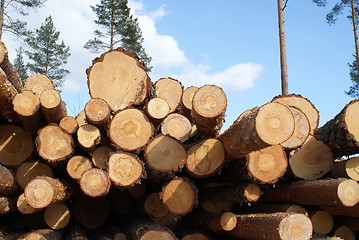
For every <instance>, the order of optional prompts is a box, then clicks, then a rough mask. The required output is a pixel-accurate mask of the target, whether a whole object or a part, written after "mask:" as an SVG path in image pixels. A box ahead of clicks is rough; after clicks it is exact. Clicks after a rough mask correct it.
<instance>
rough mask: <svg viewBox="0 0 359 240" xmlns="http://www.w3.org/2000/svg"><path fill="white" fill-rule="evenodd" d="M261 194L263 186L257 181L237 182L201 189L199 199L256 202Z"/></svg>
mask: <svg viewBox="0 0 359 240" xmlns="http://www.w3.org/2000/svg"><path fill="white" fill-rule="evenodd" d="M261 194H262V192H261V188H260V187H259V186H258V185H257V184H255V183H236V184H233V185H223V186H218V187H209V188H205V189H201V191H200V193H199V200H200V201H219V202H221V201H229V202H232V203H245V202H256V201H257V200H258V199H259V198H260V196H261Z"/></svg>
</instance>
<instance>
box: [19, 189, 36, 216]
mask: <svg viewBox="0 0 359 240" xmlns="http://www.w3.org/2000/svg"><path fill="white" fill-rule="evenodd" d="M16 206H17V209H18V210H19V212H20V213H21V214H24V215H26V214H33V213H36V212H39V211H41V210H42V209H41V208H33V207H31V206H30V204H29V203H28V202H27V201H26V198H25V193H22V194H20V195H19V197H18V199H17V201H16Z"/></svg>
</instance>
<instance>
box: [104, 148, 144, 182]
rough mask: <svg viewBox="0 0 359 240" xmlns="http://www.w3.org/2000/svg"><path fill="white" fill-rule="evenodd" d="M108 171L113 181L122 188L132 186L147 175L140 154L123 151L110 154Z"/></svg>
mask: <svg viewBox="0 0 359 240" xmlns="http://www.w3.org/2000/svg"><path fill="white" fill-rule="evenodd" d="M107 172H108V175H109V178H110V179H111V181H112V183H113V184H114V185H116V186H118V187H121V188H130V187H132V186H134V185H135V184H137V183H139V182H140V181H141V178H143V177H144V176H145V170H144V163H143V162H142V161H141V160H140V159H139V158H138V156H137V155H135V154H131V153H126V152H123V151H117V152H114V153H112V154H111V155H110V157H109V159H108V168H107Z"/></svg>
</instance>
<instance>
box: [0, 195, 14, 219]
mask: <svg viewBox="0 0 359 240" xmlns="http://www.w3.org/2000/svg"><path fill="white" fill-rule="evenodd" d="M16 200H17V199H16V197H14V196H11V197H9V196H2V197H0V215H4V214H9V213H13V212H15V211H16V210H17V207H16Z"/></svg>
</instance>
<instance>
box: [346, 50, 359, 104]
mask: <svg viewBox="0 0 359 240" xmlns="http://www.w3.org/2000/svg"><path fill="white" fill-rule="evenodd" d="M356 59H357V58H356V56H355V55H354V60H353V62H352V63H349V64H348V65H349V69H350V80H351V81H352V86H350V87H349V91H345V93H346V94H347V95H349V96H351V97H353V98H359V75H358V64H357V60H356Z"/></svg>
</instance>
